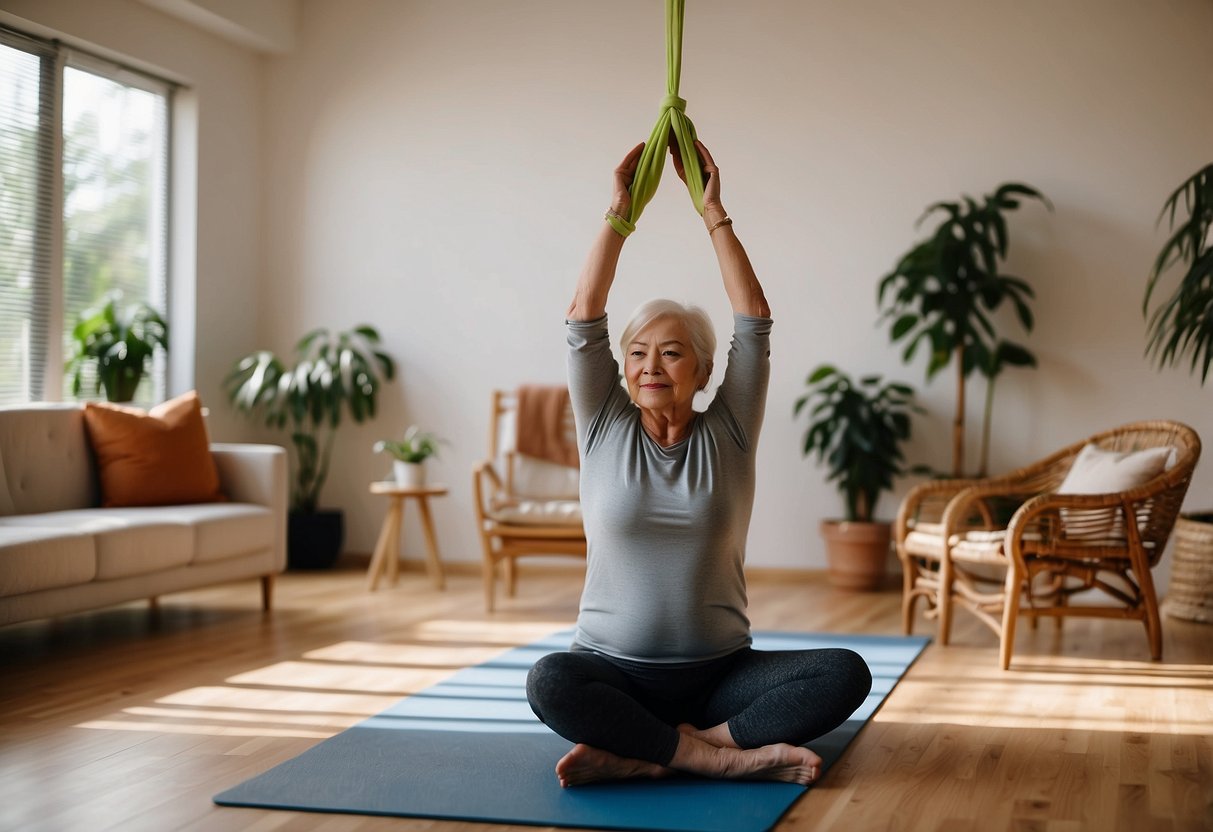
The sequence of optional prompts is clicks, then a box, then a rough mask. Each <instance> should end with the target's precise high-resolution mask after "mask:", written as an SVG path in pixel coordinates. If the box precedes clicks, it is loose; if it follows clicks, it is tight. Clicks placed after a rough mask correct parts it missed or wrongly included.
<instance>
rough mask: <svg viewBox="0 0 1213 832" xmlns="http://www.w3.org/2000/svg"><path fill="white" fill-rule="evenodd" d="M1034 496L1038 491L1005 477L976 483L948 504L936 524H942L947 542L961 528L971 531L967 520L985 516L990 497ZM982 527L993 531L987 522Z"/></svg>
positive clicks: (1028, 484)
mask: <svg viewBox="0 0 1213 832" xmlns="http://www.w3.org/2000/svg"><path fill="white" fill-rule="evenodd" d="M1038 493H1039V491H1038V489H1037V488H1036V487H1034V486H1033V485H1031V484H1030V483H1024V482H1019V481H1016V480H1011V479H1008V478H1005V477H999V478H996V479H987V480H978V481H976V484H974V485H971V486H969V487H968V488H966V489H964V490H963V491H961V492H960V493H958V494H957V495H956V496H955V497H953V498H952V499H951V500H950V501H949V502H948V505H947V508H945V509H944V512H943V517H942V518H941V521H940V522H941V523H942V525H943V534H944V539H945V540H948V539H950V538H951V536H952V535H954V534H956V533H957V532H959V531H960V530H961V529H968V528H973V524H972V523H970V522H969V518H970V517H972V516H973V515H974V514H977V513H980V514H981V515H982V516H983V517H989V515H990V511H989V507H988V506H986V505H985V503H986V501H987V500H989V499H991V498H993V497H1012V498H1020V499H1028V498H1031V497H1034V496H1035V495H1036V494H1038ZM984 527H985V528H995V526H993V525H992V524H990V523H988V522H987V523H985V524H984Z"/></svg>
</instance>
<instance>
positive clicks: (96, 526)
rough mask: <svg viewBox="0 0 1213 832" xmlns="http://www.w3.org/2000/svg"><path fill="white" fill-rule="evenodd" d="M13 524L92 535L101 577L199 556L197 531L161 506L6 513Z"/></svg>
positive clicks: (161, 566)
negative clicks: (12, 514)
mask: <svg viewBox="0 0 1213 832" xmlns="http://www.w3.org/2000/svg"><path fill="white" fill-rule="evenodd" d="M0 522H2V523H3V524H4V525H5V526H7V527H9V528H32V529H50V528H53V529H64V530H66V531H71V532H74V533H76V534H84V535H92V538H93V541H94V545H95V547H96V552H97V574H96V580H99V581H108V580H113V579H114V578H127V577H130V576H131V575H146V574H148V573H150V572H159V571H160V570H162V569H173V568H175V567H178V566H185V565H187V564H188V563H189V562H190V561H192V560H193V559H194V529H193V527H192V526H191V525H190V524H189V523H188V522H184V521H183V520H182V519H181V518H179V517H174V516H171V515H165V514H163V513H160V512H158V511H157V510H156V509H149V508H142V509H140V508H124V509H99V508H94V509H81V510H78V511H54V512H48V513H46V514H28V515H24V516H19V517H6V518H4V519H3V520H2V521H0Z"/></svg>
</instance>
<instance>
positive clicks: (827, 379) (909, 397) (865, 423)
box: [793, 364, 920, 590]
mask: <svg viewBox="0 0 1213 832" xmlns="http://www.w3.org/2000/svg"><path fill="white" fill-rule="evenodd" d="M806 384H807V385H808V387H809V392H808V393H806V394H805V395H803V396H801V397H800V398H799V399H798V400H797V401H796V406H795V409H794V411H793V412H794V414H795V415H799V414H800V412H801V411H802V410H805V409H806V408H808V419H809V427H808V430H807V431H806V432H805V435H804V449H803V451H804V455H805V456H806V457H809V456H812V455H814V454H816V456H817V461H818V462H819V463H820V464H823V465H825V466H826V468H827V470H828V471H829V475H828V476H827V477H826V479H827V481H828V482H835V483H837V487H838V490H839V491H840V492H841V493H842V495H843V498H844V499H845V501H846V518H845V519H843V520H823V521H822V523H821V535H822V537H823V538H825V541H826V554H827V557H828V559H829V574H830V582H831V583H832V584H833V585H834V586H836V587H839V588H842V589H865V590H867V589H879V588H880V587H881V585H882V584H883V583H884V580H885V574H886V570H887V564H888V556H889V538H890V535H891V531H892V526H891V524H890V523H887V522H877V521H875V520H874V519H873V515H874V512H875V510H876V504H877V502H878V501H879V499H880V495H881V494H882V493H883V492H885V491H888V490H891V489H892V488H893V478H894V477H896V476H898V475H900V474H903V473H905V470H904V467H903V463H904V456H903V455H902V452H901V445H902V443H903V442H905V441H906V440H908V439H909V438H910V414H911V413H913V412H920V409H919V408H918V407H917V406H916V405H915V404H914V391H913V389H911V388H910V387H909V386H907V385H905V384H900V383H896V382H889V383H882V380H881V377H880V376H866V377H864V378H862V379H860V380H859V381H857V382H856V381H853V380H852V379H851V377H850V376H848V375H847V374H846V373H844V372H842V371H841V370H838V369H837V368H835V367H833V366H830V365H828V364H823V365H822V366H820V367H818V368H817V369H816V370H814V371H813V373H812V374H811V375H810V376H809V377H808V380H807V381H806Z"/></svg>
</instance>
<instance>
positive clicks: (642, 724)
mask: <svg viewBox="0 0 1213 832" xmlns="http://www.w3.org/2000/svg"><path fill="white" fill-rule="evenodd" d="M871 681H872V680H871V674H870V673H869V671H868V668H867V665H866V664H864V662H863V659H862V658H860V657H859V656H858V655H857V654H856V653H853V652H851V651H849V650H837V649H829V650H806V651H767V652H760V651H755V650H751V649H749V648H746V649H744V650H741V651H738V652H736V653H733V654H732V655H730V656H726V657H724V658H722V659H718V660H715V661H712V662H707V663H697V664H694V665H677V666H672V667H671V666H667V665H661V664H648V663H637V662H627V661H622V660H617V659H610V658H608V657H606V656H603V655H601V654H598V653H593V652H589V651H585V650H574V651H573V652H568V653H553V654H551V655H548V656H545V657H544V658H542V659H540V660H539V661H538V662H537V663H536V664H535V667H534V668H532V670H531V672H530V674H529V675H528V678H527V697H528V699H529V700H530V703H531V707H532V709H533V710H534V711H535V713H536V715H537V716H539V718H540V719H541V720H543V721H544V722H545V723H547V725H548V726H549V727H551V728H552V730H554V731H556V733H558V734H560V735H561V736H563V737H565V738H566V739H568V740H570V741H571V742H573V743H576V745H575V747H574V748H573V749H572V751H570V752H569V753H568V754H567V755H565V757H564V758H562V759H561V760H560V762H559V763H558V764H557V768H556V773H557V776H558V777H559V779H560V782H561V785H563V786H570V785H577V784H580V783H587V782H592V781H594V780H602V779H620V778H628V777H662V776H666V775H668V774H670V773H671V772H673V771H682V772H687V773H692V774H698V775H702V776H706V777H718V778H729V779H767V780H783V781H787V782H795V783H803V784H807V783H810V782H812V781H813V780H815V779H817V777H819V776H820V774H821V758H820V757H818V756H817V755H816V754H815V753H813V752H812V751H810V750H809V749H807V748H804V747H802V744H803V743H806V742H808V741H810V740H812V739H815V738H816V737H819V736H821V735H822V734H825V733H827V732H828V731H830V730H832V729H833V728H835V727H837V726H838V725H840V724H841V723H842V722H843V721H845V720H846V718H847V717H848V716H850V715H851V713H853V712H854V711H855V709H856V708H858V707H859V705H860V704H861V703H862V702H863V700H864V698H865V697H866V696H867V694H868V691H869V690H870V688H871Z"/></svg>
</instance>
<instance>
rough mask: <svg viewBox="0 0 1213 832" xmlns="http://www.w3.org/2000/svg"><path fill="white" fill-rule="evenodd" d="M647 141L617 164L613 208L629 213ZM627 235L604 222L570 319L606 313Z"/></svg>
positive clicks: (580, 280)
mask: <svg viewBox="0 0 1213 832" xmlns="http://www.w3.org/2000/svg"><path fill="white" fill-rule="evenodd" d="M642 150H644V142H641V143H640V144H638V145H636V146H635V147H633V148H632V150H631V152H630V153H628V155H627V156H625V157H624V159H623V161H622V162H620V163H619V167H617V168H615V181H614V187H613V189H612V194H611V207H610V210H611V212H613V213H615V214H618V215H619V216H621V217H627V215H628V211H629V209H630V208H631V207H632V195H631V194H630V193H629V192H628V188H630V187H631V185H632V178H633V177H634V176H635V175H636V164H637V162H639V161H640V152H641V151H642ZM623 241H624V237H623V236H621V235H620V234H619V233H618V232H617V231H615V229H614V228H612V227H611V225H610V223H606V222H604V223H602V227H601V228H599V229H598V235H597V236H596V237H595V238H594V244H593V245H592V246H591V247H590V253H589V254H588V255H586V258H585V265H584V266H582V268H581V277H580V278H578V280H577V291H576V293H575V294H574V295H573V302H572V303H571V304H570V305H569V311H568V314H567V315H566V317H567V318H568V320H570V321H593V320H596V319H598V318H601V317H602V316H603V315H605V314H606V304H607V295H608V294H609V293H610V291H611V284H612V283H614V282H615V269H616V267H617V266H618V265H619V253H620V252H621V251H623Z"/></svg>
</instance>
